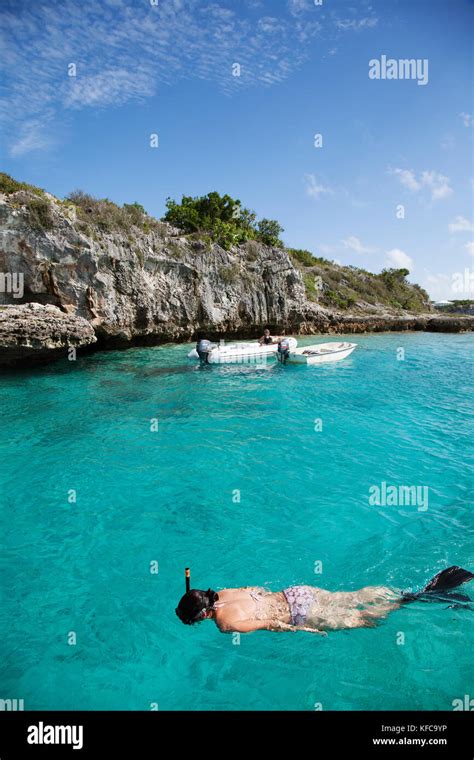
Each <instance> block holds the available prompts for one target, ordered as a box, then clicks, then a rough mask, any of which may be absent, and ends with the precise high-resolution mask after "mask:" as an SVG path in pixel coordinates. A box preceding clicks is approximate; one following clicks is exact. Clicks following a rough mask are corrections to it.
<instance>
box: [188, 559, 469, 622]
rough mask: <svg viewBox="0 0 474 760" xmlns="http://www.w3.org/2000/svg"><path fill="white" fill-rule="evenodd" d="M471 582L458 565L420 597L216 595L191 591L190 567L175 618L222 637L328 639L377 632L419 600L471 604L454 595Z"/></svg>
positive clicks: (371, 590) (306, 590)
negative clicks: (274, 634) (304, 634)
mask: <svg viewBox="0 0 474 760" xmlns="http://www.w3.org/2000/svg"><path fill="white" fill-rule="evenodd" d="M472 578H474V574H473V573H470V572H469V571H468V570H463V569H462V568H461V567H457V566H456V565H453V566H452V567H448V568H447V569H446V570H442V571H441V572H439V573H438V574H437V575H435V576H434V578H432V579H431V580H430V581H429V583H427V585H426V586H424V588H423V589H422V590H421V591H419V592H417V593H410V592H403V591H397V590H395V589H391V588H389V587H388V586H366V587H365V588H362V589H360V590H359V591H336V592H332V591H326V590H325V589H321V588H316V587H314V586H290V588H287V589H284V590H283V591H275V592H274V591H267V590H266V589H264V588H261V587H258V586H248V587H244V588H226V589H222V591H219V593H216V592H215V591H212V589H208V590H207V591H200V590H198V589H191V588H190V576H189V568H186V593H185V595H184V596H183V597H182V598H181V599H180V602H179V604H178V606H177V608H176V614H177V615H178V617H179V618H180V620H181V621H182V622H183V623H185V624H187V625H193V624H194V623H199V622H201V621H202V620H213V621H214V622H215V624H216V625H217V627H218V628H219V630H220V631H221V632H222V633H233V632H237V633H251V632H252V631H261V630H265V631H308V632H310V633H319V634H323V635H325V632H326V631H335V630H341V629H344V628H372V627H374V626H375V625H376V621H377V620H380V619H382V618H385V617H386V616H387V615H388V613H389V612H393V611H394V610H397V609H399V607H401V605H402V604H406V603H408V602H412V601H415V600H420V601H456V602H460V601H461V602H466V601H467V602H469V601H470V600H469V597H466V596H465V595H462V594H451V593H450V592H451V589H454V588H456V587H457V586H460V585H461V584H462V583H467V581H470V580H472Z"/></svg>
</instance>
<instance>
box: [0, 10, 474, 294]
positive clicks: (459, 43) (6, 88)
mask: <svg viewBox="0 0 474 760" xmlns="http://www.w3.org/2000/svg"><path fill="white" fill-rule="evenodd" d="M316 2H318V0H316ZM473 17H474V4H473V2H472V0H449V2H447V0H372V1H371V2H369V1H367V2H365V1H364V0H322V4H321V5H316V4H315V0H232V1H228V0H216V1H213V0H209V2H207V1H206V0H81V2H80V3H77V2H76V0H61V2H59V1H58V2H56V1H55V0H46V1H45V0H35V2H34V3H32V2H29V1H26V0H11V1H10V0H3V2H2V4H1V9H0V19H1V23H2V27H3V29H4V31H5V40H4V43H3V56H2V57H3V77H2V87H1V89H2V96H3V100H2V105H1V110H0V117H1V125H2V168H3V170H4V171H7V172H8V173H10V174H12V175H13V176H15V177H16V178H18V179H21V180H25V181H28V182H32V183H34V184H37V185H40V186H41V187H44V188H45V189H47V190H49V191H50V192H52V193H54V194H55V195H58V196H60V197H63V196H64V195H66V194H67V193H68V192H70V191H71V190H73V189H77V188H81V189H83V190H87V191H88V192H90V193H92V194H93V195H96V196H100V197H103V196H107V197H109V198H111V199H112V200H114V201H116V202H118V203H124V202H132V201H138V202H140V203H142V204H143V205H144V206H145V208H146V209H147V211H148V212H149V213H151V214H153V215H156V216H161V215H162V214H163V212H164V209H165V200H166V197H167V196H171V197H174V198H180V197H181V195H182V194H183V193H184V194H187V195H200V194H204V193H207V192H209V191H211V190H218V191H220V192H227V193H229V194H230V195H232V196H234V197H238V198H240V199H241V201H242V202H243V204H244V205H246V206H248V207H250V208H252V209H254V210H255V211H256V212H257V214H258V216H259V217H261V216H267V217H270V218H275V219H278V220H279V221H280V223H281V224H282V226H283V227H284V228H285V232H284V233H283V239H284V241H285V242H286V243H287V244H288V245H292V246H295V247H302V248H309V249H310V250H312V251H313V252H314V253H316V254H317V255H324V256H326V257H328V258H331V259H335V260H336V261H339V262H340V263H343V264H353V265H356V266H362V267H364V268H366V269H369V270H371V271H380V270H381V269H382V268H383V267H385V266H405V265H406V266H407V267H408V268H409V269H410V271H411V275H410V279H412V280H413V281H416V282H420V283H421V284H422V285H423V286H424V287H426V288H427V290H428V291H429V292H430V294H431V295H432V296H433V297H434V298H436V299H442V298H463V297H464V298H466V297H469V296H471V297H472V291H471V292H469V283H467V285H466V286H465V289H464V291H463V292H459V291H456V292H455V291H453V289H452V287H453V281H454V280H453V277H455V274H456V273H459V272H464V270H465V269H466V268H467V269H468V270H469V273H471V272H472V271H473V268H474V260H473V256H474V246H473V243H472V239H473V225H472V220H473V210H472V206H473V203H472V200H473V187H474V168H473V160H472V137H473V128H474V116H473V114H474V105H473V101H472V97H473V95H472V93H473V75H472V47H471V44H472V43H471V39H472V35H473ZM382 55H385V56H387V58H389V59H390V58H391V59H395V60H399V59H420V61H422V60H424V59H427V61H428V82H427V84H426V85H420V84H418V82H417V81H416V79H390V80H389V79H384V80H383V79H378V80H376V79H370V78H369V75H368V72H369V61H370V60H371V59H380V57H381V56H382ZM235 63H238V64H239V65H240V76H233V72H235V71H236V69H235V68H234V69H233V65H234V64H235ZM70 64H74V65H75V67H76V72H75V73H76V76H69V75H68V72H71V68H70ZM318 133H319V134H321V135H322V138H323V145H322V147H315V145H314V135H315V134H318ZM152 134H157V135H158V141H159V146H158V147H157V148H152V147H151V146H150V135H152ZM400 204H401V205H403V207H404V218H397V213H396V212H397V206H399V205H400ZM473 290H474V288H473Z"/></svg>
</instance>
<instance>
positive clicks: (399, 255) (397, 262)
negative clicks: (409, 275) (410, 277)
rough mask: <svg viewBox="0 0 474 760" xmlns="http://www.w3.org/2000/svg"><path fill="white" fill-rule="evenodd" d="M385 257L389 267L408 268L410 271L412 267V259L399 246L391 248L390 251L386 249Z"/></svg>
mask: <svg viewBox="0 0 474 760" xmlns="http://www.w3.org/2000/svg"><path fill="white" fill-rule="evenodd" d="M386 257H387V258H386V261H387V264H388V265H389V266H391V267H396V268H398V269H409V270H410V271H411V270H413V269H414V264H413V259H411V258H410V256H408V255H407V254H406V253H405V251H401V250H400V248H392V250H391V251H387V252H386Z"/></svg>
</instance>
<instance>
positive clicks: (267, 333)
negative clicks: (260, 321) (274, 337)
mask: <svg viewBox="0 0 474 760" xmlns="http://www.w3.org/2000/svg"><path fill="white" fill-rule="evenodd" d="M263 334H264V335H270V330H269V329H268V327H266V328H265V330H264V331H263Z"/></svg>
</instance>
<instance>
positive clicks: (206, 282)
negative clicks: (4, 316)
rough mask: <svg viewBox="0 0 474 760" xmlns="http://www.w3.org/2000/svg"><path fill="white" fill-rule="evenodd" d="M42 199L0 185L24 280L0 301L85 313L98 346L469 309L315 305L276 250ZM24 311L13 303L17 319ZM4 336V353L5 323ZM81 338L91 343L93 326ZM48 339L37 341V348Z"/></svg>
mask: <svg viewBox="0 0 474 760" xmlns="http://www.w3.org/2000/svg"><path fill="white" fill-rule="evenodd" d="M41 202H42V203H43V204H46V206H47V220H46V223H45V221H44V219H42V218H40V219H38V209H37V208H36V207H35V203H36V204H38V200H37V198H36V200H35V196H34V195H33V194H32V193H31V192H29V191H23V190H22V191H19V192H15V193H11V194H9V195H1V194H0V273H17V274H20V275H21V276H22V278H23V292H22V293H21V294H19V293H18V292H16V293H13V292H11V288H8V287H5V284H6V283H5V279H4V281H3V285H4V287H3V290H4V291H6V292H0V304H4V305H10V306H17V307H18V305H20V304H25V303H37V304H41V305H51V306H55V307H57V309H58V310H60V312H62V313H63V314H64V315H67V316H68V317H69V319H70V323H69V324H70V325H71V329H72V330H73V332H72V334H74V335H76V338H75V339H77V335H78V334H79V333H80V332H81V330H84V321H83V320H86V321H87V323H89V324H90V325H91V327H92V328H93V332H94V333H95V337H96V339H97V343H96V345H97V347H100V348H104V347H119V346H127V345H131V344H140V343H142V344H152V343H159V342H166V341H178V340H187V339H190V338H192V337H193V336H194V335H195V334H196V332H197V331H203V332H205V333H206V334H207V336H208V337H210V338H217V337H251V336H256V335H257V334H259V333H260V332H261V330H262V328H263V327H264V326H266V325H268V326H270V328H271V329H273V330H276V331H281V330H283V329H285V330H286V331H288V332H292V333H295V334H301V333H303V334H304V333H306V334H309V333H315V332H329V333H333V332H363V331H366V330H387V329H395V330H399V329H440V330H455V331H457V330H464V329H472V324H473V322H474V319H472V318H469V317H466V318H464V319H463V318H457V319H452V318H451V319H450V318H449V317H437V316H436V315H434V314H433V313H429V312H428V310H429V305H428V304H426V310H427V313H426V314H418V315H412V314H409V313H407V312H404V311H403V310H400V309H398V310H397V309H392V308H389V307H387V306H386V305H383V304H377V303H375V304H371V305H369V304H365V303H364V302H363V299H361V301H360V302H359V303H357V304H354V306H353V308H352V310H351V311H347V310H346V311H336V310H332V309H328V308H325V307H322V306H320V305H318V303H317V302H315V301H310V300H308V296H307V287H306V283H305V274H304V272H303V271H302V270H301V268H299V267H298V266H297V265H295V263H294V262H293V260H292V259H291V257H290V256H289V254H288V252H287V251H285V250H282V249H279V248H270V247H267V246H264V245H263V244H261V243H256V242H255V241H250V242H248V243H246V244H244V245H242V246H239V247H234V248H233V249H232V250H231V251H226V250H224V249H223V248H221V247H219V246H218V245H217V244H215V243H212V242H210V240H209V239H208V238H206V237H205V236H204V237H203V236H201V238H199V237H198V236H195V235H194V236H193V235H183V234H182V233H181V232H180V231H179V230H178V229H176V228H173V227H171V226H170V225H168V224H165V223H163V222H156V221H155V220H151V221H153V224H152V225H150V229H148V230H147V231H146V232H145V231H144V230H143V229H140V230H139V229H137V228H134V227H132V228H131V229H130V230H127V231H124V230H114V231H113V232H107V231H101V229H100V228H99V227H97V226H94V225H87V224H84V223H83V221H81V220H78V218H77V214H76V208H75V207H74V205H73V204H71V203H68V202H64V201H60V200H58V199H56V198H54V197H53V196H51V195H49V194H47V193H44V194H43V197H42V201H41ZM40 211H42V209H40ZM43 211H44V209H43ZM43 211H42V212H43ZM334 268H337V265H334ZM306 277H307V275H306ZM7 284H8V283H7ZM406 287H407V288H413V287H416V286H410V285H409V284H406ZM19 295H20V297H16V296H19ZM418 297H419V294H418ZM10 314H13V312H11V311H10ZM28 314H29V312H22V320H24V319H25V317H26V318H28V317H27V316H26V315H28ZM38 314H39V313H38V312H37V313H36V317H35V319H37V318H38ZM49 314H51V312H49ZM81 318H82V319H81ZM75 319H79V320H81V321H80V322H78V323H77V324H76V323H74V320H75ZM4 324H6V323H4ZM63 324H64V325H66V321H64V322H63ZM73 324H75V328H74V329H73V328H72V325H73ZM31 325H32V343H35V342H36V345H39V344H38V343H37V341H38V339H39V338H38V336H39V332H38V329H37V328H36V327H35V322H34V320H33V319H32V321H31ZM22 329H23V330H24V331H26V329H27V328H26V325H25V326H24V327H23V328H22ZM74 330H76V332H74ZM25 334H26V333H25ZM2 335H3V337H2V338H1V343H0V345H3V347H4V350H3V357H4V361H6V359H5V357H6V354H7V353H8V350H9V346H10V343H9V339H8V336H7V334H6V332H5V329H4V331H3V333H2ZM83 337H84V345H87V344H89V345H90V343H91V340H90V337H91V336H90V334H86V333H84V335H83ZM12 340H13V343H14V342H15V341H14V339H13V338H12ZM51 341H52V343H51ZM54 342H55V338H54V337H51V340H50V341H49V342H48V340H45V344H44V348H45V356H48V355H50V352H51V347H50V344H51V345H53V344H54ZM64 345H65V344H64ZM77 345H80V341H79V343H78V344H77ZM10 348H11V346H10ZM39 352H40V349H39V347H38V348H37V353H38V355H39ZM12 356H14V355H13V354H12Z"/></svg>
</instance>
